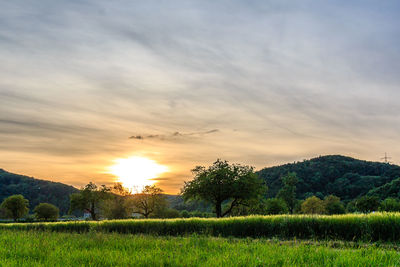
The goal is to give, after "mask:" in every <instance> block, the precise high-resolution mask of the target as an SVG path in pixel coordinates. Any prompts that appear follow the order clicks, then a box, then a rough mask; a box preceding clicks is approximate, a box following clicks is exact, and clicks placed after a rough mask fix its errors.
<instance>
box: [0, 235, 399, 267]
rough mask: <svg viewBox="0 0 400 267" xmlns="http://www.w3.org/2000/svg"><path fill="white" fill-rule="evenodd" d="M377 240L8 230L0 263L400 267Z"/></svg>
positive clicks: (393, 253)
mask: <svg viewBox="0 0 400 267" xmlns="http://www.w3.org/2000/svg"><path fill="white" fill-rule="evenodd" d="M399 263H400V254H399V253H398V252H397V251H395V250H394V249H392V248H390V247H389V248H386V249H384V248H380V247H376V246H374V245H370V246H366V247H364V246H361V247H360V246H354V247H348V246H346V245H345V244H344V245H340V244H339V245H337V244H334V243H330V242H322V243H318V242H317V243H316V244H313V243H303V242H297V241H296V242H280V241H274V240H272V241H271V240H266V239H249V238H246V239H234V238H216V237H205V236H189V237H170V236H164V237H157V236H143V235H122V234H116V233H112V234H105V233H98V232H92V233H84V234H76V233H51V232H46V231H38V232H32V231H27V232H22V231H17V230H3V231H2V232H1V234H0V266H7V267H9V266H18V267H27V266H29V267H30V266H102V267H103V266H398V265H399Z"/></svg>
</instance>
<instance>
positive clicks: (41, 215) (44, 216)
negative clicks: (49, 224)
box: [33, 203, 60, 221]
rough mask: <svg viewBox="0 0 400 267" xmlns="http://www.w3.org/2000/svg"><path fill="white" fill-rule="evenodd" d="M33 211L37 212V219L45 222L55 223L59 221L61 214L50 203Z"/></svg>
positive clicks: (41, 204) (38, 206)
mask: <svg viewBox="0 0 400 267" xmlns="http://www.w3.org/2000/svg"><path fill="white" fill-rule="evenodd" d="M33 211H34V212H35V217H36V219H38V220H44V221H49V220H52V221H55V220H57V219H58V216H59V213H60V210H59V209H58V208H57V207H56V206H54V205H52V204H50V203H40V204H39V205H37V206H36V207H35V209H34V210H33Z"/></svg>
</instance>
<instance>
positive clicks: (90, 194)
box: [70, 182, 110, 220]
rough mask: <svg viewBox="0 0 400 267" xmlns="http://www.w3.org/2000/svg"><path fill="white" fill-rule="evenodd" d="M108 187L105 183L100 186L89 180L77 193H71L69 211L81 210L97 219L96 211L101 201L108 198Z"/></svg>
mask: <svg viewBox="0 0 400 267" xmlns="http://www.w3.org/2000/svg"><path fill="white" fill-rule="evenodd" d="M109 191H110V189H109V188H108V187H106V186H105V185H102V186H101V187H100V188H99V187H97V185H96V184H94V183H92V182H90V183H89V184H87V185H86V186H85V187H84V188H82V189H81V190H80V192H79V193H74V194H71V196H70V200H71V207H70V211H74V210H82V211H86V212H89V213H90V216H91V217H92V220H97V219H98V211H99V210H100V205H101V203H102V202H103V201H104V200H106V199H108V198H109Z"/></svg>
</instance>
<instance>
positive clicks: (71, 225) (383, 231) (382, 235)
mask: <svg viewBox="0 0 400 267" xmlns="http://www.w3.org/2000/svg"><path fill="white" fill-rule="evenodd" d="M1 229H16V230H17V229H18V230H47V231H54V232H78V233H82V232H91V231H95V232H108V233H109V232H116V233H125V234H153V235H173V236H177V235H189V234H201V235H210V236H222V237H228V236H233V237H267V238H273V237H276V238H281V239H292V238H298V239H337V240H350V241H351V240H354V241H356V240H363V241H391V242H396V241H399V240H400V213H375V214H368V215H361V214H347V215H336V216H322V215H320V216H311V215H277V216H249V217H233V218H224V219H216V218H206V219H204V218H190V219H166V220H160V219H149V220H114V221H101V222H58V223H26V224H0V230H1Z"/></svg>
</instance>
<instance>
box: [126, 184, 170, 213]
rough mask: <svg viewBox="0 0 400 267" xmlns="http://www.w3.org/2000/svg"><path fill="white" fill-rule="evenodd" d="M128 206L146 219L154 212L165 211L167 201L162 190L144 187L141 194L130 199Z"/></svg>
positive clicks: (154, 187)
mask: <svg viewBox="0 0 400 267" xmlns="http://www.w3.org/2000/svg"><path fill="white" fill-rule="evenodd" d="M130 204H131V206H133V212H135V213H139V214H141V215H143V216H144V217H145V218H148V217H149V215H150V214H152V213H154V212H155V211H158V212H161V210H163V209H166V207H167V201H166V198H165V195H163V190H162V189H161V188H158V187H156V186H155V185H152V186H150V185H146V186H145V187H144V189H143V190H142V192H140V193H137V194H134V195H133V196H131V197H130Z"/></svg>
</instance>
